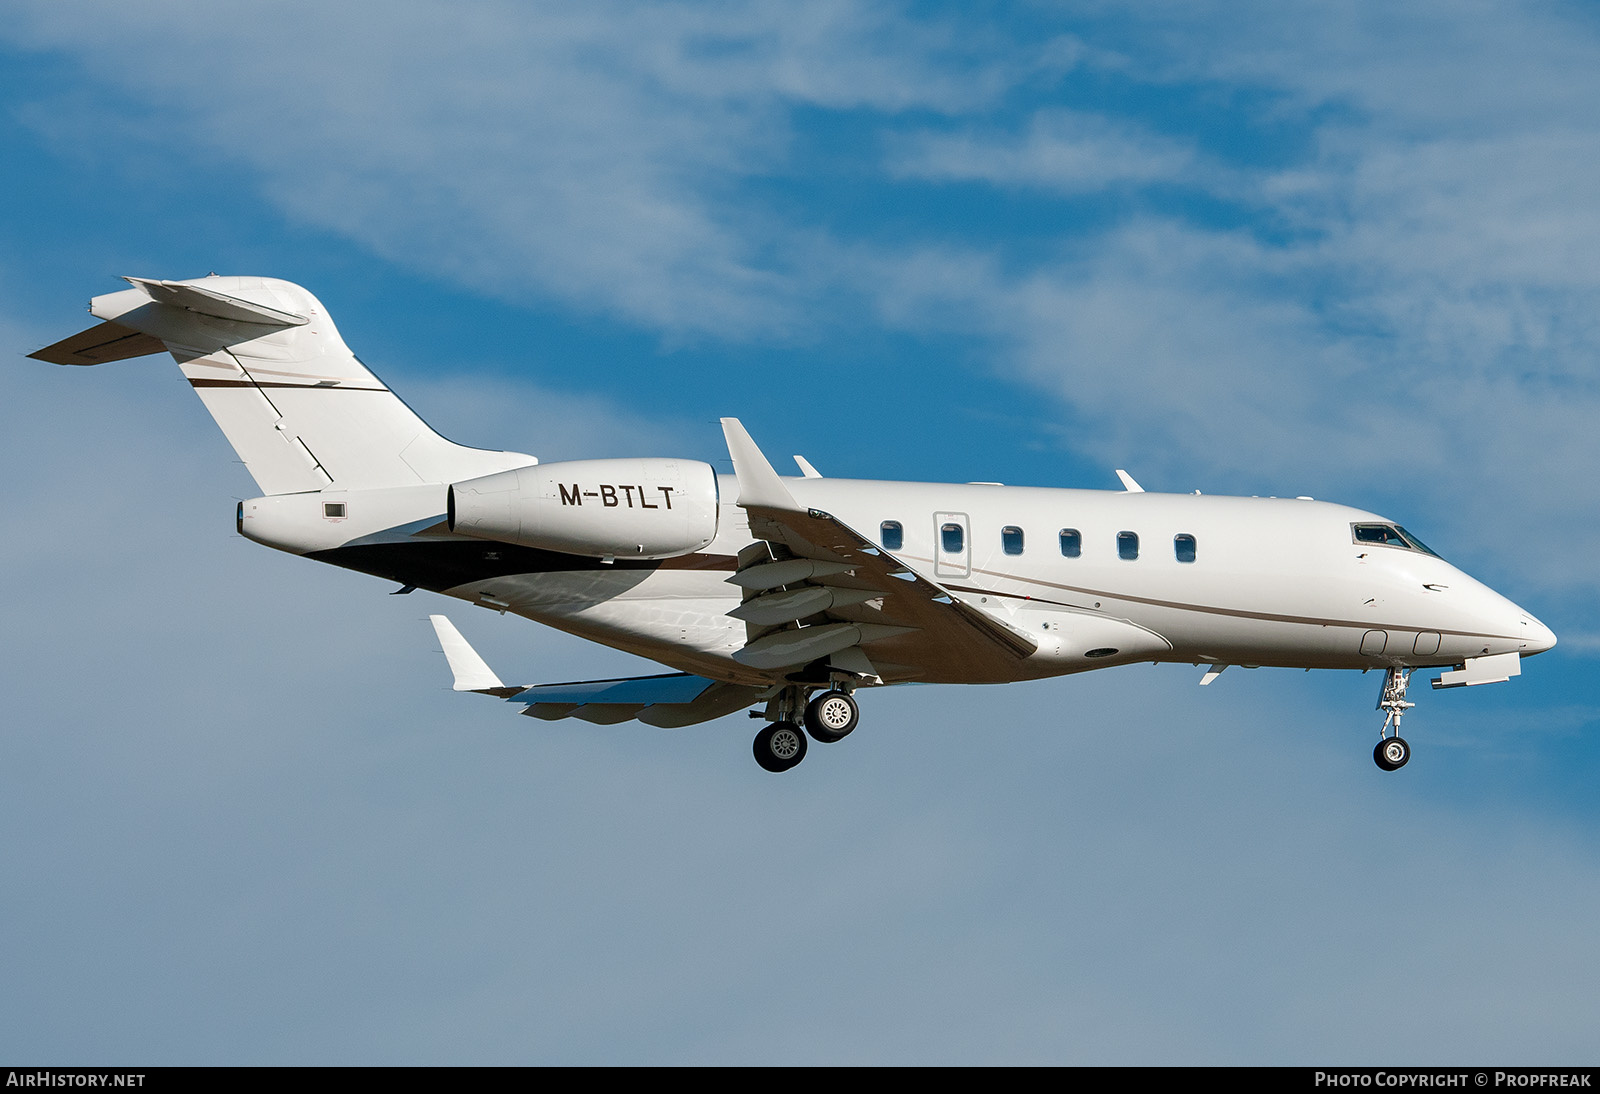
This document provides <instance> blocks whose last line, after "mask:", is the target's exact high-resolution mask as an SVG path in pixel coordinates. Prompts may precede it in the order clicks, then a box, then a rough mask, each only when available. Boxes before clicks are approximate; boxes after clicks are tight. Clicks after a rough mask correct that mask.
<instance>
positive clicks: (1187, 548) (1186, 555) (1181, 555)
mask: <svg viewBox="0 0 1600 1094" xmlns="http://www.w3.org/2000/svg"><path fill="white" fill-rule="evenodd" d="M1172 551H1173V553H1174V554H1176V555H1177V556H1178V561H1179V562H1193V561H1194V537H1193V536H1190V535H1179V536H1173V537H1172Z"/></svg>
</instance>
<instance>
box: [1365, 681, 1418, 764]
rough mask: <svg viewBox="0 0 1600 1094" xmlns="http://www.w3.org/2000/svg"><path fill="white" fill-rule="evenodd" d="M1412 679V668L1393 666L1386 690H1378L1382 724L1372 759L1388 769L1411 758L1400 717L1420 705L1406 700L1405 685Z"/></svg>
mask: <svg viewBox="0 0 1600 1094" xmlns="http://www.w3.org/2000/svg"><path fill="white" fill-rule="evenodd" d="M1410 683H1411V670H1410V669H1405V668H1391V669H1389V670H1388V671H1387V672H1385V673H1384V674H1383V691H1381V692H1380V693H1379V694H1378V709H1379V710H1381V711H1383V715H1384V716H1383V728H1382V729H1381V730H1379V731H1378V747H1376V748H1374V749H1373V750H1372V759H1373V761H1374V762H1375V763H1376V764H1377V765H1378V766H1379V767H1381V768H1383V769H1384V770H1385V771H1398V770H1400V768H1402V767H1404V766H1405V765H1406V761H1407V760H1409V759H1411V746H1410V745H1408V744H1406V740H1405V738H1404V737H1402V736H1400V719H1401V717H1402V716H1403V715H1404V714H1405V712H1406V711H1408V710H1410V709H1411V708H1412V707H1414V706H1416V705H1417V704H1415V703H1408V702H1406V687H1407V686H1408V685H1409V684H1410ZM1391 729H1393V731H1394V732H1393V733H1392V734H1391V733H1390V730H1391Z"/></svg>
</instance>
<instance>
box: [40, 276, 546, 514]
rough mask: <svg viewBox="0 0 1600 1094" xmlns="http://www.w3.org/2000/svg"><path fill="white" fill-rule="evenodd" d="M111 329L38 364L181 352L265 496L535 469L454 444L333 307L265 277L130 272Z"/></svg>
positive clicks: (65, 344)
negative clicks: (380, 369)
mask: <svg viewBox="0 0 1600 1094" xmlns="http://www.w3.org/2000/svg"><path fill="white" fill-rule="evenodd" d="M124 280H126V281H127V282H128V283H129V284H130V285H132V286H133V288H131V289H125V290H123V291H122V292H116V293H110V294H108V295H105V296H97V297H95V298H94V299H93V300H92V301H91V302H90V305H89V311H90V312H91V313H92V314H93V315H94V316H95V317H96V318H99V319H102V320H105V322H103V323H101V324H100V325H98V326H96V327H92V328H90V329H89V330H87V331H83V332H81V333H80V334H76V335H73V336H72V337H71V338H67V339H63V340H62V341H60V342H57V343H56V344H55V345H53V346H49V347H46V348H45V349H42V350H40V351H39V352H37V353H34V354H31V356H33V357H36V358H39V359H40V360H44V361H52V362H55V363H57V364H73V365H90V364H99V363H101V362H104V361H114V360H121V359H123V358H126V357H135V356H142V355H143V354H147V353H155V352H159V351H160V350H161V349H162V348H163V347H165V348H166V349H167V350H168V351H170V352H171V354H172V356H173V357H174V358H176V359H177V361H178V364H179V365H180V366H181V367H182V369H183V374H184V376H186V377H187V378H188V380H189V383H190V384H191V385H192V386H193V387H194V389H195V392H196V393H197V394H198V395H199V396H200V399H201V401H202V402H204V403H205V405H206V409H207V410H209V411H211V416H212V417H213V418H215V419H216V422H217V425H219V426H221V427H222V432H223V433H224V434H226V435H227V438H228V441H229V442H230V443H231V444H232V445H233V448H234V451H235V452H237V453H238V454H239V457H240V458H241V459H242V460H244V463H245V466H246V467H247V468H249V470H250V474H251V475H252V476H253V477H254V478H255V480H256V482H257V484H258V485H259V486H260V487H261V492H262V493H263V494H292V493H300V492H302V491H307V490H322V489H324V488H327V487H330V486H333V487H337V488H339V489H350V490H360V489H368V488H372V487H384V486H414V485H418V484H421V483H450V482H458V481H460V480H462V479H469V478H476V477H478V476H480V475H488V474H493V473H494V472H496V471H505V470H509V469H511V468H513V467H524V466H527V465H528V464H531V463H536V462H537V461H536V460H534V458H533V457H531V456H525V455H522V454H520V453H515V452H490V451H486V450H484V449H478V448H467V447H465V446H463V445H459V444H455V443H454V442H452V441H448V440H445V439H444V438H443V437H441V436H439V434H437V433H435V432H434V431H433V430H432V429H430V428H429V427H428V425H427V423H425V422H424V421H423V420H422V419H421V418H419V417H417V415H416V414H415V413H414V412H413V411H412V410H411V408H410V407H408V406H406V405H405V403H403V402H402V401H401V400H400V398H399V396H397V395H395V394H394V392H392V391H390V390H389V389H388V388H387V387H385V386H384V384H383V382H382V381H381V380H379V379H378V378H377V377H376V376H374V375H373V374H372V372H370V371H369V370H368V369H367V367H366V366H365V365H363V364H362V363H361V362H360V361H359V360H357V358H356V356H355V354H353V353H351V352H350V349H349V347H348V346H346V345H345V344H344V340H343V339H342V338H340V337H339V332H338V330H337V329H335V328H334V325H333V321H332V320H331V319H330V318H329V317H328V314H327V312H326V311H325V310H323V307H322V304H321V303H320V302H319V301H318V300H317V298H316V297H314V296H312V295H311V294H310V293H309V292H307V291H306V290H305V289H303V288H301V287H300V286H299V285H294V284H291V283H289V282H287V281H277V280H273V279H271V278H264V277H215V276H212V277H204V278H196V279H194V280H191V281H150V280H145V279H143V278H134V277H129V278H125V279H124Z"/></svg>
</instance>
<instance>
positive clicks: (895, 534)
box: [878, 520, 906, 551]
mask: <svg viewBox="0 0 1600 1094" xmlns="http://www.w3.org/2000/svg"><path fill="white" fill-rule="evenodd" d="M878 540H879V542H881V543H882V544H883V546H884V547H885V548H886V549H887V550H890V551H898V550H899V549H900V548H901V547H903V546H904V545H905V542H906V530H905V529H904V528H902V527H900V522H899V521H897V520H886V521H884V522H883V523H882V524H880V525H878Z"/></svg>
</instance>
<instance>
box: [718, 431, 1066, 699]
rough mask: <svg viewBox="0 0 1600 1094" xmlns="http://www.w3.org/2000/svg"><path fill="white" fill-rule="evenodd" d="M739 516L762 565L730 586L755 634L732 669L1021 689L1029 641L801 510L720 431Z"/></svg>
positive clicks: (771, 474)
mask: <svg viewBox="0 0 1600 1094" xmlns="http://www.w3.org/2000/svg"><path fill="white" fill-rule="evenodd" d="M722 427H723V433H724V435H725V436H726V438H727V441H728V451H729V453H730V455H732V457H733V468H734V474H735V476H736V477H737V478H738V480H739V505H740V507H742V508H743V509H744V510H745V512H746V513H747V514H748V516H749V521H750V531H751V533H752V534H753V535H755V536H757V537H758V538H759V539H761V540H764V541H765V543H766V544H767V548H768V551H767V554H766V557H761V556H758V557H755V558H751V559H748V560H747V559H746V557H745V556H744V555H741V556H740V561H741V566H740V569H739V571H738V572H737V573H735V574H734V576H733V577H732V578H731V579H730V580H731V581H732V582H733V583H734V584H736V585H739V586H741V587H743V588H744V589H745V590H746V600H745V602H744V603H743V604H741V605H740V606H739V607H738V608H736V609H734V611H733V612H732V613H730V614H732V615H734V616H735V617H736V618H739V619H743V620H745V621H746V623H747V625H748V626H749V638H748V641H747V643H746V645H745V647H744V649H742V650H740V651H739V652H738V653H735V654H734V659H735V660H737V661H739V662H741V663H743V664H746V665H750V666H751V667H753V668H761V669H767V670H781V669H799V668H802V667H804V666H807V665H810V664H811V663H813V662H815V661H818V660H821V659H823V658H826V659H827V660H828V664H829V665H830V666H831V667H832V668H836V669H842V670H845V671H850V672H855V673H857V674H859V675H863V676H869V677H870V676H876V677H879V678H880V679H882V680H883V681H884V682H885V683H891V682H899V681H904V680H915V679H939V678H941V677H947V676H949V677H958V678H962V679H966V680H982V679H985V678H992V679H994V680H996V681H1004V680H1014V679H1016V678H1017V666H1018V663H1019V662H1021V661H1022V660H1024V659H1026V658H1027V657H1028V656H1029V655H1031V654H1032V653H1033V652H1034V650H1035V649H1037V643H1036V642H1035V640H1034V639H1033V638H1032V636H1030V635H1029V634H1027V633H1026V632H1024V631H1021V630H1019V629H1017V628H1015V627H1013V626H1012V625H1011V624H1010V623H1008V622H1007V621H1005V620H1004V619H1001V618H1000V617H998V616H997V615H995V614H991V613H990V612H987V611H985V610H983V609H982V608H980V607H978V606H977V605H974V604H970V603H967V602H966V601H963V600H962V599H961V598H959V597H957V596H955V595H953V594H952V593H951V592H950V591H949V590H948V589H946V588H945V587H944V586H942V585H940V584H939V583H938V582H937V581H934V580H933V579H932V578H930V577H928V576H927V575H926V574H923V573H921V572H920V571H918V570H917V569H916V567H914V566H912V565H910V564H909V563H907V562H905V561H904V560H903V559H900V558H897V557H896V556H895V555H893V554H891V553H890V552H888V551H886V550H884V549H883V548H882V547H880V546H878V545H877V544H875V543H874V542H872V541H871V540H869V539H867V538H866V537H865V536H863V535H862V534H861V533H860V532H857V531H856V530H855V529H853V528H851V527H850V526H849V525H847V524H845V523H844V522H843V521H841V520H839V519H838V518H837V517H835V516H833V515H832V514H830V513H825V512H822V511H821V510H818V509H811V508H807V507H805V506H801V505H799V504H798V503H797V502H796V501H795V500H794V498H793V496H792V495H791V494H790V493H789V490H788V488H787V487H786V486H784V484H783V481H782V480H781V479H779V478H778V475H777V472H775V471H774V470H773V469H772V465H771V464H770V463H769V462H767V459H766V457H765V456H763V455H762V453H761V450H760V449H759V448H757V447H756V444H755V442H754V441H753V440H751V439H750V434H749V433H747V432H746V431H745V428H744V426H743V425H742V424H740V422H739V421H738V419H736V418H724V419H723V420H722Z"/></svg>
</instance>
